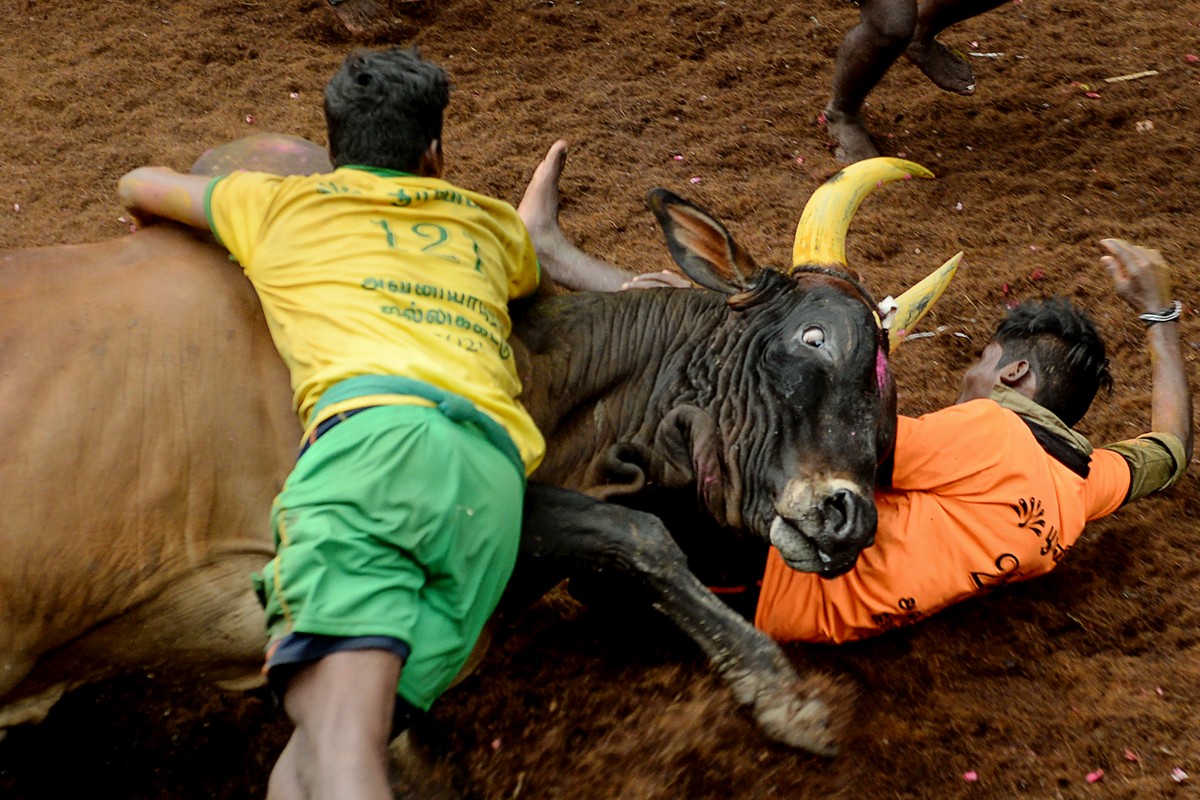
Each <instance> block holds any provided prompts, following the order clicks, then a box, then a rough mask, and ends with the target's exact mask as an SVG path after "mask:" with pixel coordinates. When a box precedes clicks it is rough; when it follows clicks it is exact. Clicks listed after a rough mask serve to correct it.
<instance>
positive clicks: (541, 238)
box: [517, 139, 567, 256]
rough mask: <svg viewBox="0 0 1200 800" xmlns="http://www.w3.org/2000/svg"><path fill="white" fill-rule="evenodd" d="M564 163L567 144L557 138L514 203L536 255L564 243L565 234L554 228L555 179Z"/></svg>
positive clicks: (555, 216) (560, 174)
mask: <svg viewBox="0 0 1200 800" xmlns="http://www.w3.org/2000/svg"><path fill="white" fill-rule="evenodd" d="M566 163H567V143H566V142H565V141H563V140H562V139H559V140H558V141H557V142H555V143H554V144H552V145H550V149H549V150H548V151H547V152H546V157H545V158H544V159H542V163H540V164H538V165H537V169H535V170H534V171H533V177H532V178H530V179H529V185H528V186H526V187H525V194H524V195H522V196H521V203H520V204H519V205H518V206H517V215H518V216H520V217H521V219H522V220H523V221H524V222H525V227H526V229H528V231H529V238H530V239H531V240H532V241H533V246H534V249H535V250H537V251H538V254H539V256H540V255H541V254H542V253H543V252H544V251H547V250H550V251H553V250H557V249H560V248H561V245H562V244H565V243H566V237H565V236H563V232H562V229H561V228H559V227H558V205H559V199H558V180H559V178H561V177H562V171H563V166H564V165H565V164H566Z"/></svg>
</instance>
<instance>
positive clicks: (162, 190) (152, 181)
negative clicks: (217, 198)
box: [117, 167, 212, 230]
mask: <svg viewBox="0 0 1200 800" xmlns="http://www.w3.org/2000/svg"><path fill="white" fill-rule="evenodd" d="M211 180H212V178H209V177H208V176H206V175H189V174H184V173H179V172H175V171H174V170H172V169H167V168H166V167H138V168H137V169H135V170H132V171H131V172H127V173H125V174H124V175H123V176H121V179H120V180H119V181H117V197H118V198H119V199H120V201H121V204H122V205H124V206H125V208H126V209H128V210H129V213H131V214H133V215H134V218H135V219H136V220H137V222H138V225H139V227H144V226H146V225H149V224H151V223H153V222H154V221H155V220H156V219H170V220H175V221H176V222H182V223H184V224H185V225H191V226H192V227H193V228H200V229H202V230H208V213H207V211H206V209H205V205H204V197H205V193H206V192H207V190H208V184H209V182H210V181H211Z"/></svg>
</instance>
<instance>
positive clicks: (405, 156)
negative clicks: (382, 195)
mask: <svg viewBox="0 0 1200 800" xmlns="http://www.w3.org/2000/svg"><path fill="white" fill-rule="evenodd" d="M448 102H450V77H449V76H448V75H447V74H446V71H445V70H443V69H442V68H441V67H439V66H438V65H437V64H434V63H433V62H431V61H426V60H425V59H423V58H421V55H420V53H418V52H417V50H416V48H412V49H407V48H391V49H389V50H358V51H356V52H353V53H351V54H350V55H349V56H347V57H346V60H345V61H343V62H342V66H341V67H340V68H339V69H338V71H337V73H336V74H335V75H334V76H333V78H331V79H330V81H329V83H328V85H326V87H325V124H326V127H327V128H328V131H329V155H330V158H332V159H333V165H334V166H335V167H342V166H345V165H347V164H357V165H361V166H364V167H377V168H382V169H393V170H397V171H400V172H415V171H416V170H417V168H418V166H419V165H420V163H421V156H422V154H424V152H425V151H426V150H427V149H428V148H429V145H430V144H431V143H432V142H433V141H434V140H435V139H440V138H441V137H442V111H443V110H444V109H445V108H446V104H447V103H448Z"/></svg>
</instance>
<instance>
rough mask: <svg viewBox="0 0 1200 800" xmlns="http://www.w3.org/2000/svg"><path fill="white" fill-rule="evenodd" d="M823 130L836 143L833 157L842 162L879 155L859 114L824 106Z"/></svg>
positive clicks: (850, 162)
mask: <svg viewBox="0 0 1200 800" xmlns="http://www.w3.org/2000/svg"><path fill="white" fill-rule="evenodd" d="M822 116H823V117H824V118H825V130H826V131H828V132H829V136H830V137H831V138H832V139H833V141H834V142H835V143H836V144H837V148H836V149H835V150H834V151H833V157H834V158H836V159H837V160H838V161H840V162H842V163H843V164H853V163H854V162H856V161H862V160H863V159H866V158H874V157H875V156H877V155H879V151H878V150H876V149H875V144H874V143H873V142H872V141H871V134H869V133H867V126H866V125H865V124H863V118H862V115H861V114H847V113H845V112H842V111H834V110H833V109H832V108H829V107H826V108H825V112H824V114H822Z"/></svg>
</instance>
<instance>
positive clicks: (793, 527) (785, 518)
mask: <svg viewBox="0 0 1200 800" xmlns="http://www.w3.org/2000/svg"><path fill="white" fill-rule="evenodd" d="M776 511H777V512H778V515H777V516H776V517H775V519H774V521H772V523H771V529H770V537H771V544H772V545H774V546H775V548H776V549H778V550H779V553H780V555H781V556H783V560H784V562H785V563H786V564H787V565H788V566H789V567H791V568H792V569H794V570H798V571H800V572H815V573H817V574H819V575H821V576H822V577H824V578H835V577H837V576H838V575H841V574H843V573H845V572H846V571H847V570H849V569H850V568H851V567H853V566H854V562H855V561H856V560H857V559H858V554H859V553H861V552H862V551H863V549H865V548H867V547H870V546H871V545H872V544H874V542H875V523H876V514H875V499H874V495H873V494H872V493H871V492H869V491H868V492H864V491H863V490H862V488H861V487H860V486H859V485H858V484H857V483H854V482H852V481H849V480H845V479H842V478H833V479H829V480H826V481H821V482H814V481H801V480H793V481H790V482H789V483H788V485H787V487H786V488H785V490H784V493H783V497H782V498H781V500H780V502H778V503H777V504H776Z"/></svg>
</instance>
